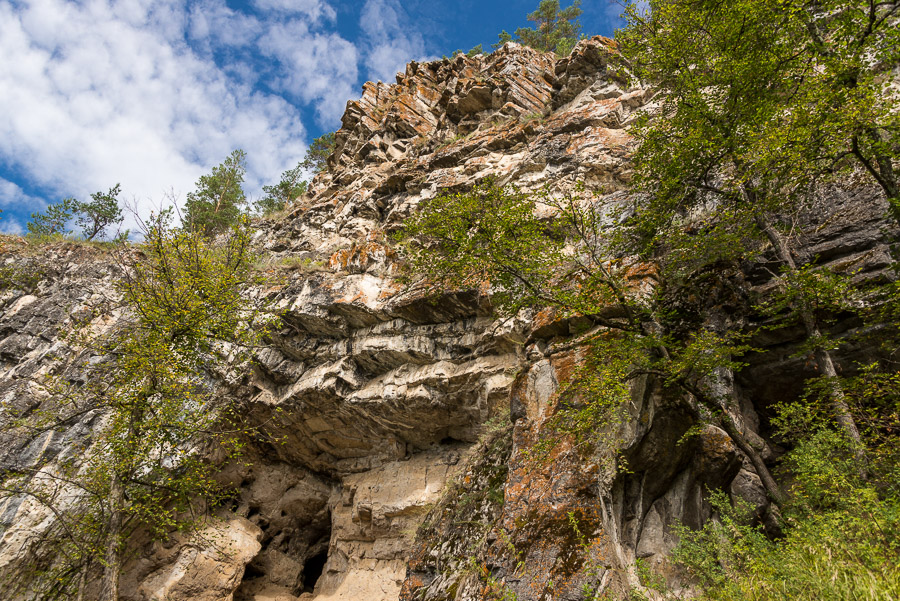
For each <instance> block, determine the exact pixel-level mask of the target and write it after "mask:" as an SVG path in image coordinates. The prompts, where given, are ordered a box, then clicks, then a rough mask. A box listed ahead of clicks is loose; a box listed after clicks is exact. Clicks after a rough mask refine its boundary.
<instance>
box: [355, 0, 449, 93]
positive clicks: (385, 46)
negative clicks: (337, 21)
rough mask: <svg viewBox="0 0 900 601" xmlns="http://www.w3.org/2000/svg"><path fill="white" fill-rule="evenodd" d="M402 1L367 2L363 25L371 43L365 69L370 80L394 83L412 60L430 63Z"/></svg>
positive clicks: (361, 16) (421, 40) (368, 0)
mask: <svg viewBox="0 0 900 601" xmlns="http://www.w3.org/2000/svg"><path fill="white" fill-rule="evenodd" d="M407 21H408V17H407V15H406V13H405V11H404V10H403V7H402V6H401V5H400V3H399V2H398V0H366V3H365V5H364V6H363V9H362V14H361V15H360V19H359V25H360V28H361V29H362V30H363V32H364V33H365V35H366V37H367V39H368V48H367V52H366V57H365V65H366V68H367V75H368V77H369V79H379V80H381V81H392V80H393V79H394V76H395V75H396V74H397V73H398V72H400V71H403V70H404V69H405V67H406V63H408V62H409V61H411V60H419V61H423V60H430V59H432V58H434V57H429V56H426V54H425V40H424V39H423V37H422V34H421V33H418V32H417V31H416V30H415V28H414V27H412V26H411V25H410V24H409V23H408V22H407Z"/></svg>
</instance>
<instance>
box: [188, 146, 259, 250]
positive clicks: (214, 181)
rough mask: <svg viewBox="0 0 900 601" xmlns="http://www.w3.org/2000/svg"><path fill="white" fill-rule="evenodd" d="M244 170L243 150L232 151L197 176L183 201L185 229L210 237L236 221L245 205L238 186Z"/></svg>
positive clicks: (244, 198) (241, 189) (243, 196)
mask: <svg viewBox="0 0 900 601" xmlns="http://www.w3.org/2000/svg"><path fill="white" fill-rule="evenodd" d="M246 171H247V153H245V152H244V151H243V150H235V151H233V152H232V153H231V154H230V155H228V158H226V159H225V160H224V161H223V162H222V163H220V164H219V165H217V166H215V167H213V169H212V172H211V173H209V174H207V175H203V176H201V177H200V179H198V180H197V184H196V189H195V190H194V191H193V192H190V193H188V195H187V200H186V202H185V203H184V217H183V222H184V226H185V228H187V229H189V230H192V231H196V232H200V233H202V234H203V235H205V236H214V235H216V234H220V233H222V232H224V231H226V230H228V228H230V227H231V226H233V225H234V224H236V223H238V221H239V219H240V217H241V215H242V214H243V212H244V209H245V208H246V204H247V197H246V196H245V195H244V189H243V188H242V187H241V184H242V183H243V181H244V175H245V174H246Z"/></svg>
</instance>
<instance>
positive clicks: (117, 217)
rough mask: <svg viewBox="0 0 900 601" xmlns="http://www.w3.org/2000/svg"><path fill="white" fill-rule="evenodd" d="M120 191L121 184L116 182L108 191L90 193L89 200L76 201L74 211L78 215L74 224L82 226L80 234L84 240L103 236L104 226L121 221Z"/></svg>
mask: <svg viewBox="0 0 900 601" xmlns="http://www.w3.org/2000/svg"><path fill="white" fill-rule="evenodd" d="M121 192H122V188H121V186H120V185H119V184H116V185H115V186H113V187H112V188H110V189H109V191H108V192H105V193H104V192H94V193H93V194H91V201H90V202H79V203H77V205H76V208H75V211H76V212H77V213H78V214H79V215H78V218H77V219H76V220H75V224H76V225H78V226H79V227H81V228H82V229H81V235H82V236H83V237H84V239H85V240H93V239H94V238H96V237H98V236H99V237H103V235H104V234H105V233H106V228H108V227H110V226H111V225H115V224H118V223H121V222H122V209H121V208H120V207H119V199H118V196H119V194H121ZM125 237H127V232H126V234H125Z"/></svg>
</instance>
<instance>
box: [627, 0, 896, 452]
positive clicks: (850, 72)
mask: <svg viewBox="0 0 900 601" xmlns="http://www.w3.org/2000/svg"><path fill="white" fill-rule="evenodd" d="M898 10H900V3H896V2H884V3H870V2H862V1H856V0H830V1H826V2H816V3H813V4H810V3H806V2H799V1H798V2H787V3H785V2H775V1H774V0H773V1H763V2H741V1H739V0H735V1H731V0H729V1H726V2H717V3H703V2H700V3H683V2H670V1H665V0H663V1H659V2H654V1H651V2H650V3H649V9H648V10H642V9H640V8H639V7H638V6H637V5H635V4H632V5H630V6H629V7H628V10H627V11H626V15H627V19H628V27H627V28H626V29H625V30H623V31H621V32H619V35H618V39H619V41H620V43H621V48H622V51H623V53H624V54H625V55H626V56H627V57H628V58H629V60H630V61H631V63H632V66H633V68H634V70H635V72H636V73H637V75H638V76H639V77H640V78H641V79H643V80H644V81H646V82H649V83H652V84H653V85H654V86H655V87H656V88H657V89H658V90H659V91H660V94H659V95H658V97H657V98H658V100H659V102H660V104H661V106H660V111H659V113H660V115H662V116H664V118H656V119H654V118H651V117H650V116H645V117H644V119H643V120H641V121H639V122H638V124H637V126H636V127H635V128H634V133H635V134H636V136H637V138H638V140H639V141H640V146H639V149H638V151H637V153H636V155H635V164H636V171H637V175H638V177H637V183H638V185H639V186H640V187H641V188H642V189H643V190H644V191H646V192H647V197H646V198H647V202H646V203H645V206H644V207H643V210H642V211H641V215H642V218H643V219H644V222H645V224H647V228H646V229H647V232H648V235H649V237H651V238H652V237H656V239H662V238H667V237H669V238H671V236H670V234H671V232H672V231H673V229H677V228H679V227H681V226H680V225H679V223H680V222H683V221H684V220H685V216H686V215H690V214H698V213H705V214H706V215H707V216H708V222H710V223H711V222H715V223H716V226H715V227H716V228H718V229H720V230H723V229H728V228H745V227H746V224H747V223H749V224H750V225H752V226H753V227H755V228H756V229H757V230H758V231H759V233H760V234H761V236H762V237H763V238H764V239H765V240H766V241H767V242H768V243H769V244H770V246H771V249H772V251H773V252H774V254H775V256H776V257H777V259H778V261H779V262H780V263H781V265H782V272H783V274H782V276H781V277H780V284H781V286H780V289H781V290H782V293H783V294H784V295H791V297H792V298H791V302H789V303H786V304H784V305H783V307H784V308H785V309H786V310H787V311H788V312H789V313H790V314H791V315H793V316H794V317H795V318H796V319H797V320H799V321H800V322H801V324H802V325H803V327H804V329H805V330H806V333H807V337H808V341H809V345H808V346H809V350H810V352H811V354H812V355H813V356H814V358H815V362H816V365H817V367H818V370H819V372H820V373H821V374H822V375H823V376H824V377H826V378H829V379H830V380H832V381H833V382H835V386H834V387H833V388H832V391H831V393H830V397H831V402H832V406H833V409H834V415H835V418H836V419H837V421H838V423H839V424H840V425H841V427H842V428H843V430H844V432H845V433H846V434H847V436H849V437H850V438H851V439H852V440H854V441H856V442H857V444H858V443H859V441H860V436H859V431H858V428H857V425H856V423H855V420H854V418H853V416H852V414H851V412H850V409H849V407H848V406H847V404H846V402H845V401H844V398H843V396H844V395H843V392H842V391H841V389H840V387H839V386H838V385H837V382H838V378H837V376H838V373H837V369H836V367H835V363H834V360H833V358H832V356H831V350H832V349H833V347H834V341H832V340H829V338H828V337H827V336H826V335H825V334H824V333H823V330H822V327H821V324H820V323H819V322H818V320H817V312H816V310H815V307H814V306H812V305H811V304H810V303H809V299H810V298H811V297H813V296H816V295H818V294H819V293H821V292H823V291H825V292H827V290H826V289H825V288H823V286H825V287H826V288H827V286H829V285H830V284H829V282H833V277H831V276H829V275H828V274H825V273H824V272H821V271H820V272H819V275H820V276H821V277H808V276H809V267H810V266H809V265H804V264H803V261H802V260H801V259H800V258H798V256H797V254H796V252H795V251H794V248H793V247H794V239H795V235H794V234H795V233H796V228H797V227H798V226H799V221H798V220H797V219H795V218H794V216H795V215H797V214H799V213H802V212H803V211H806V210H809V206H810V204H809V201H810V199H811V198H813V197H814V192H815V190H816V189H817V187H818V186H821V185H822V184H823V183H826V182H828V181H829V180H830V179H832V178H834V177H835V176H836V175H841V174H846V173H847V172H848V171H850V170H851V169H853V168H858V169H859V170H862V171H863V172H865V173H868V174H869V175H870V176H871V177H872V180H873V182H874V183H877V184H878V185H879V186H880V187H881V188H882V190H883V191H884V193H885V195H886V197H887V199H888V203H889V206H890V207H891V212H892V214H893V215H894V218H895V220H897V221H898V223H900V211H898V210H897V208H896V207H897V200H896V198H897V194H898V189H897V186H896V180H897V173H896V167H895V166H894V163H895V162H896V160H897V158H898V157H900V144H898V143H900V116H898V114H897V111H896V105H897V102H898V100H900V95H898V92H897V90H896V89H895V88H894V87H893V85H892V81H893V80H892V76H891V75H890V70H891V68H892V67H891V66H892V65H896V64H897V60H898V58H900V50H898V48H900V46H898V40H900V38H898V28H897V27H896V23H897V16H898ZM741 220H743V222H744V223H743V224H742V223H740V221H741ZM800 285H803V286H805V287H806V291H805V292H803V293H801V294H793V293H792V292H791V291H792V290H793V291H797V290H798V286H800ZM816 287H818V292H817V290H816Z"/></svg>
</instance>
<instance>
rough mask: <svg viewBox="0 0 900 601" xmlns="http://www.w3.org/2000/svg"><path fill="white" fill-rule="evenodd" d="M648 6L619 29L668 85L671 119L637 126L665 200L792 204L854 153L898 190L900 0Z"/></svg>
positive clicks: (661, 84) (892, 193)
mask: <svg viewBox="0 0 900 601" xmlns="http://www.w3.org/2000/svg"><path fill="white" fill-rule="evenodd" d="M641 6H642V5H639V4H637V3H633V4H631V5H630V6H629V7H628V9H627V11H626V17H627V20H628V27H627V28H626V29H625V30H623V31H620V32H618V33H617V39H618V40H619V41H620V43H621V48H622V51H623V53H624V54H625V55H626V57H627V58H628V59H629V60H630V61H631V64H632V66H633V69H634V70H635V73H636V74H637V76H638V77H639V78H640V79H642V80H644V81H647V82H652V83H653V84H654V86H655V87H656V88H657V89H659V90H660V92H661V94H660V96H659V97H658V98H659V100H660V101H661V103H662V106H661V111H662V114H665V115H666V119H659V120H652V119H649V118H647V119H645V120H644V121H642V122H641V123H640V124H639V125H638V126H637V128H636V133H637V134H638V137H639V138H640V139H641V142H642V143H641V149H640V150H639V152H638V154H637V156H636V157H635V158H636V162H637V165H638V172H639V174H640V177H639V180H640V179H641V178H643V181H645V182H648V179H649V180H650V182H649V183H651V186H650V187H651V188H652V189H653V190H654V191H655V193H656V194H657V195H658V196H659V197H660V198H661V199H664V200H667V201H678V202H683V201H684V200H685V199H686V196H689V195H692V194H696V191H697V190H701V191H704V192H706V193H713V194H715V195H718V196H719V198H720V199H723V200H729V199H730V201H732V202H737V203H745V204H747V203H751V204H760V203H762V204H763V205H767V203H770V204H768V205H767V206H766V209H768V210H775V209H778V210H781V211H782V212H784V209H785V208H786V204H785V203H788V202H793V201H795V200H798V199H800V198H802V194H803V192H804V191H805V190H806V189H807V188H808V186H809V185H810V184H811V183H812V182H815V181H817V180H818V179H821V178H823V177H830V176H832V175H833V174H837V173H841V172H842V171H845V170H846V168H848V167H850V166H853V165H854V164H855V165H857V166H860V167H862V168H864V170H865V171H866V172H867V173H869V175H870V176H871V177H872V178H873V180H874V181H875V182H876V183H878V184H879V185H880V186H881V187H882V188H883V190H884V191H885V194H886V196H887V197H888V198H889V199H896V198H897V197H898V195H900V193H898V190H897V173H896V168H895V167H894V166H893V165H892V160H893V161H896V159H897V156H898V152H900V151H898V148H900V145H898V144H897V142H898V135H900V121H898V119H900V115H898V114H897V112H896V111H895V110H894V107H896V105H897V102H898V94H900V92H898V90H897V89H896V88H895V87H893V86H892V78H891V77H890V76H888V75H887V69H888V68H889V67H888V66H889V65H894V64H896V63H897V60H898V56H900V55H898V53H900V44H898V43H897V42H898V35H900V34H898V31H900V29H898V28H897V27H896V24H897V17H898V12H897V11H898V7H897V5H896V3H894V2H887V3H880V4H871V3H869V2H863V1H861V0H827V1H825V2H816V3H814V4H810V3H807V2H803V1H800V0H796V1H789V2H780V1H775V0H765V1H762V2H751V1H748V0H728V1H726V2H715V3H713V2H691V3H686V2H671V1H668V0H659V1H653V0H651V2H649V8H647V9H646V10H642V9H641ZM748 190H749V191H752V193H751V194H748ZM892 202H894V201H892ZM894 207H895V209H894V210H895V216H900V213H897V208H896V202H894Z"/></svg>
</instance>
